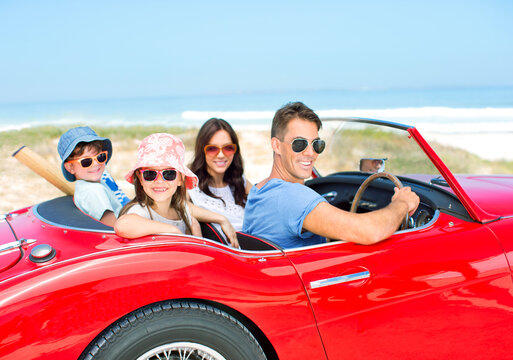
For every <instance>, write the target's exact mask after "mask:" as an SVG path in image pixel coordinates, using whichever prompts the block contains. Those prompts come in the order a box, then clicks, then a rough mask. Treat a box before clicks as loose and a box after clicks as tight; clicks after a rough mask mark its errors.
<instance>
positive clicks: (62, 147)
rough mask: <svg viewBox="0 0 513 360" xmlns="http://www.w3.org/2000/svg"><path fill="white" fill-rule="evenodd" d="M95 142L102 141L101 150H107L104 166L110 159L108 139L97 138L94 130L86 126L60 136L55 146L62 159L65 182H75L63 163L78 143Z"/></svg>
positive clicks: (110, 149) (110, 147) (110, 152)
mask: <svg viewBox="0 0 513 360" xmlns="http://www.w3.org/2000/svg"><path fill="white" fill-rule="evenodd" d="M96 140H101V141H103V149H104V150H107V153H108V157H107V161H106V162H105V164H107V163H108V162H109V160H110V158H111V157H112V143H111V141H110V140H109V139H107V138H103V137H100V136H98V135H97V134H96V133H95V132H94V130H93V129H91V128H90V127H88V126H79V127H76V128H72V129H69V130H68V131H66V132H65V133H64V134H62V136H61V138H60V139H59V143H58V144H57V151H58V152H59V156H60V157H61V159H62V163H61V170H62V174H63V175H64V177H65V178H66V180H68V181H75V180H76V178H75V175H73V174H72V173H70V172H69V171H68V170H66V169H65V168H64V161H65V160H66V159H67V158H68V157H69V156H70V155H71V153H72V152H73V150H75V147H76V146H77V144H78V143H81V142H86V143H89V142H93V141H96Z"/></svg>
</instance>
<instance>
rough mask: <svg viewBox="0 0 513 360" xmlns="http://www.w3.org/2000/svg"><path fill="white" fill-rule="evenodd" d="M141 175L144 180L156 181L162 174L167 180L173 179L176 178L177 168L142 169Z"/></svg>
mask: <svg viewBox="0 0 513 360" xmlns="http://www.w3.org/2000/svg"><path fill="white" fill-rule="evenodd" d="M140 172H141V175H142V177H143V179H144V181H155V180H156V179H157V176H158V175H159V174H160V176H161V177H162V179H164V180H166V181H173V180H174V179H176V170H175V169H166V170H144V169H143V170H140Z"/></svg>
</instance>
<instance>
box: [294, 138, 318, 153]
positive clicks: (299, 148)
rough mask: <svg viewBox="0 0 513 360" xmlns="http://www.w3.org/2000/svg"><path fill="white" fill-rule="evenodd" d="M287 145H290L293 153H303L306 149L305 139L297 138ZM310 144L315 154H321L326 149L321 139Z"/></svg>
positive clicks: (306, 141)
mask: <svg viewBox="0 0 513 360" xmlns="http://www.w3.org/2000/svg"><path fill="white" fill-rule="evenodd" d="M289 144H291V145H292V151H294V152H295V153H300V152H303V151H305V150H306V148H307V147H308V140H307V139H305V138H300V137H298V138H295V139H294V140H292V142H290V143H289ZM311 144H312V148H313V149H314V151H315V152H316V153H317V154H320V153H322V152H323V151H324V148H325V147H326V142H325V141H324V140H321V139H315V140H312V142H311Z"/></svg>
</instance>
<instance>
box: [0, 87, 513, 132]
mask: <svg viewBox="0 0 513 360" xmlns="http://www.w3.org/2000/svg"><path fill="white" fill-rule="evenodd" d="M290 101H302V102H304V103H305V104H306V105H308V106H309V107H311V108H312V109H314V110H315V111H316V112H317V113H318V114H319V115H320V116H321V117H339V116H349V117H370V118H376V119H382V120H389V121H394V122H400V123H404V124H410V125H415V126H418V127H419V125H420V126H421V127H423V128H427V129H428V130H430V131H431V130H433V131H435V130H436V131H439V132H446V133H453V132H458V133H460V132H463V133H465V132H472V133H482V132H511V133H512V136H513V87H503V88H458V89H456V88H455V89H395V90H322V91H321V90H319V91H289V92H270V93H240V94H221V95H202V96H174V97H155V98H132V99H105V100H101V99H100V100H74V101H54V102H33V103H0V131H5V130H12V129H21V128H26V127H31V126H37V125H50V124H53V125H71V124H87V125H91V126H94V125H106V126H119V125H132V124H134V125H135V124H147V125H150V124H165V125H179V126H199V125H201V124H202V123H203V122H204V121H205V120H207V119H209V118H210V117H221V118H224V119H226V120H228V121H230V122H231V123H232V124H233V125H234V126H263V127H265V126H270V123H271V119H272V116H273V114H274V112H275V111H276V109H278V108H279V107H281V106H282V105H284V104H285V103H287V102H290Z"/></svg>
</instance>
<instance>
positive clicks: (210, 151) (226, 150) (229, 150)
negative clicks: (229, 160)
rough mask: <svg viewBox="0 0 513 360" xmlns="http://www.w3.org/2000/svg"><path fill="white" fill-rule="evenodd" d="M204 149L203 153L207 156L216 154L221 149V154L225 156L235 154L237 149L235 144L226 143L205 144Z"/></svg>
mask: <svg viewBox="0 0 513 360" xmlns="http://www.w3.org/2000/svg"><path fill="white" fill-rule="evenodd" d="M204 150H205V155H208V156H216V155H217V154H219V151H221V150H223V154H225V155H226V156H231V155H233V154H235V152H236V151H237V145H235V144H228V145H223V146H216V145H207V146H205V148H204Z"/></svg>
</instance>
